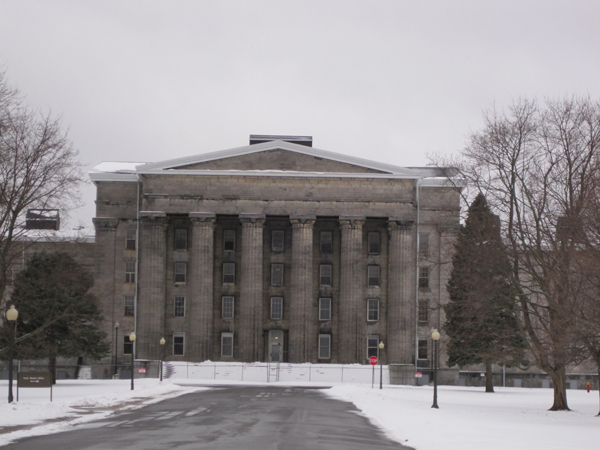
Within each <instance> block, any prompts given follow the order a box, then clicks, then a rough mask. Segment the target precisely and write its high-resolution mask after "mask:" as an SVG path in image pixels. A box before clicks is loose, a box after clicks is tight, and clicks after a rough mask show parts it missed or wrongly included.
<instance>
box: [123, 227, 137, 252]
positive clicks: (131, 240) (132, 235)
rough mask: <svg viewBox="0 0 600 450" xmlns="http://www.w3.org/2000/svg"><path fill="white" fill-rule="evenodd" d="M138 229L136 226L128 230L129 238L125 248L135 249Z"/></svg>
mask: <svg viewBox="0 0 600 450" xmlns="http://www.w3.org/2000/svg"><path fill="white" fill-rule="evenodd" d="M136 234H137V232H136V230H135V228H130V229H128V230H127V240H126V241H125V248H126V249H127V250H135V241H136V240H137V239H136Z"/></svg>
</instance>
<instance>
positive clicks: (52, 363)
mask: <svg viewBox="0 0 600 450" xmlns="http://www.w3.org/2000/svg"><path fill="white" fill-rule="evenodd" d="M48 372H50V374H51V376H52V384H56V356H50V357H49V358H48Z"/></svg>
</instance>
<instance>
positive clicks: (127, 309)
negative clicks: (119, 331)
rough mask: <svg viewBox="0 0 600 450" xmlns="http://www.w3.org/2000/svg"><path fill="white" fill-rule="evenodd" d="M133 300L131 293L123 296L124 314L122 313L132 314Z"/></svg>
mask: <svg viewBox="0 0 600 450" xmlns="http://www.w3.org/2000/svg"><path fill="white" fill-rule="evenodd" d="M133 300H134V297H133V295H126V296H125V314H124V315H125V316H133V313H134V306H133Z"/></svg>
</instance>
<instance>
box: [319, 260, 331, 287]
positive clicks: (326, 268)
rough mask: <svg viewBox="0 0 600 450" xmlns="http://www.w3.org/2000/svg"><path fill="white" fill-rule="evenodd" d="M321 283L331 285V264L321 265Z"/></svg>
mask: <svg viewBox="0 0 600 450" xmlns="http://www.w3.org/2000/svg"><path fill="white" fill-rule="evenodd" d="M319 284H320V285H321V286H331V264H321V265H320V266H319Z"/></svg>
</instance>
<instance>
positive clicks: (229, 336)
mask: <svg viewBox="0 0 600 450" xmlns="http://www.w3.org/2000/svg"><path fill="white" fill-rule="evenodd" d="M221 356H226V357H233V333H221Z"/></svg>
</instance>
